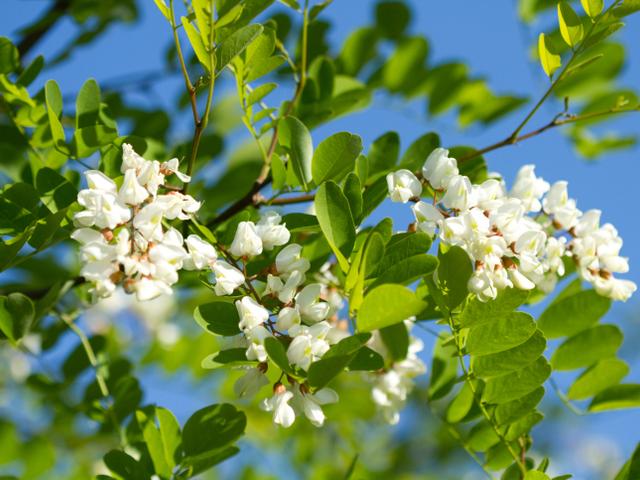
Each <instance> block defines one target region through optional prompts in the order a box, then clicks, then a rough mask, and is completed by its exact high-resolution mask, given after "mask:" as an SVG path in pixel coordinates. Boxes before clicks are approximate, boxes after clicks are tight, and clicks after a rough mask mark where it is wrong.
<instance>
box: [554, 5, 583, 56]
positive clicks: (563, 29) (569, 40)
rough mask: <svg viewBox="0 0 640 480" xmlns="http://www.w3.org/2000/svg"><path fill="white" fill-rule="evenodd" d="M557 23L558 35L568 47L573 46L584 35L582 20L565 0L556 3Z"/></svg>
mask: <svg viewBox="0 0 640 480" xmlns="http://www.w3.org/2000/svg"><path fill="white" fill-rule="evenodd" d="M558 23H559V24H560V35H562V39H563V40H564V41H565V42H566V44H567V45H569V46H570V47H575V46H576V45H577V44H578V43H580V41H581V40H582V37H583V35H584V31H583V27H582V21H581V20H580V17H578V15H577V14H576V12H575V11H574V10H573V8H571V5H569V3H567V2H566V1H564V0H563V1H561V2H560V3H558Z"/></svg>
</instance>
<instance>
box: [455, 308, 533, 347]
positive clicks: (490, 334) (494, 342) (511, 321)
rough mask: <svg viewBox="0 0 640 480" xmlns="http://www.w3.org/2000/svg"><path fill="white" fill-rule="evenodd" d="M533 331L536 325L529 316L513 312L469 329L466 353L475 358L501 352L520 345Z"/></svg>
mask: <svg viewBox="0 0 640 480" xmlns="http://www.w3.org/2000/svg"><path fill="white" fill-rule="evenodd" d="M535 331H536V324H535V322H534V321H533V317H532V316H531V315H529V314H528V313H524V312H513V313H510V314H509V315H507V316H505V317H502V318H499V319H497V320H494V321H491V322H487V323H483V324H481V325H478V326H475V327H473V328H472V329H470V330H469V335H468V336H467V343H466V347H467V351H468V352H469V353H470V354H471V355H475V356H481V355H490V354H492V353H498V352H503V351H505V350H509V349H511V348H513V347H516V346H518V345H522V344H523V343H525V342H526V341H527V340H528V339H529V338H531V336H532V335H533V334H534V332H535Z"/></svg>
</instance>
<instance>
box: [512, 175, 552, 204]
mask: <svg viewBox="0 0 640 480" xmlns="http://www.w3.org/2000/svg"><path fill="white" fill-rule="evenodd" d="M548 191H549V184H548V183H547V182H545V181H544V179H542V178H540V177H536V174H535V166H534V165H524V166H523V167H522V168H521V169H520V170H519V171H518V175H517V176H516V181H515V183H514V184H513V187H512V188H511V196H512V197H515V198H518V199H520V200H522V204H523V206H524V208H525V210H527V211H528V212H537V211H539V210H540V209H541V208H542V204H541V203H540V199H541V198H542V196H543V195H544V194H545V193H547V192H548Z"/></svg>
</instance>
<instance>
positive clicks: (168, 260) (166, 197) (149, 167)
mask: <svg viewBox="0 0 640 480" xmlns="http://www.w3.org/2000/svg"><path fill="white" fill-rule="evenodd" d="M122 148H123V155H122V167H121V172H122V173H123V174H124V177H123V180H122V185H121V186H120V188H118V186H117V184H116V182H114V181H113V180H112V179H110V178H109V177H107V176H106V175H105V174H103V173H102V172H99V171H97V170H89V171H87V172H86V173H85V175H86V178H87V185H88V187H89V188H87V189H85V190H81V191H80V192H79V193H78V203H79V204H80V205H81V206H82V207H84V210H82V211H80V212H78V213H76V214H75V216H74V222H75V225H76V227H78V228H77V229H76V230H75V231H74V232H73V233H72V235H71V237H72V238H73V239H74V240H76V241H78V242H79V243H81V244H82V247H81V249H80V251H81V257H82V261H83V266H82V270H81V272H80V273H81V275H82V276H83V277H84V278H85V279H86V280H88V281H90V282H91V283H92V284H93V289H92V291H93V293H94V295H95V296H97V297H100V298H104V297H108V296H110V295H111V294H112V293H113V292H114V291H115V289H116V285H119V284H120V285H122V286H123V287H124V289H125V291H127V292H129V293H135V294H136V296H137V298H138V299H139V300H149V299H152V298H155V297H157V296H159V295H161V294H167V293H171V292H172V289H171V285H173V284H174V283H176V282H177V281H178V271H179V270H180V269H183V268H184V269H189V270H195V269H202V268H205V267H207V266H209V265H211V264H213V262H214V261H215V259H216V252H215V250H214V248H213V246H211V245H210V244H208V243H207V242H205V241H204V240H202V239H201V238H200V237H198V236H197V235H189V236H188V237H187V239H186V240H184V239H183V237H182V234H181V233H180V232H179V231H178V230H176V229H175V228H171V227H165V225H164V224H163V222H164V221H165V220H174V219H180V220H187V219H189V218H191V216H192V215H193V214H194V213H196V212H197V211H198V209H199V208H200V202H197V201H196V200H195V199H194V198H193V197H191V196H190V195H184V194H182V193H180V192H178V191H172V190H169V189H167V188H165V187H164V183H165V178H166V177H168V176H171V175H176V177H178V179H180V180H181V181H182V182H189V181H190V180H191V179H190V177H189V176H187V175H185V174H183V173H180V172H179V171H178V159H177V158H174V159H172V160H169V161H168V162H163V163H161V162H158V161H157V160H146V159H144V158H142V157H141V156H140V155H138V154H137V153H136V152H134V150H133V148H132V147H131V145H128V144H124V145H123V146H122Z"/></svg>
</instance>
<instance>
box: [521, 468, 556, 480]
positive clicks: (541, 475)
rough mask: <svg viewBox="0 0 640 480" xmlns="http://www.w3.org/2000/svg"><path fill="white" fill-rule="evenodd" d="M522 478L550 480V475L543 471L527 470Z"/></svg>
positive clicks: (527, 479) (526, 479)
mask: <svg viewBox="0 0 640 480" xmlns="http://www.w3.org/2000/svg"><path fill="white" fill-rule="evenodd" d="M524 480H551V477H550V476H549V475H547V474H546V473H544V472H539V471H538V470H529V471H528V472H527V474H526V475H525V476H524Z"/></svg>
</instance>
